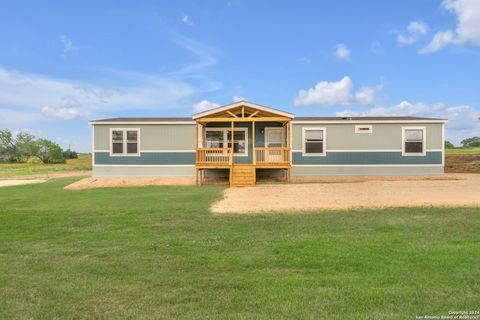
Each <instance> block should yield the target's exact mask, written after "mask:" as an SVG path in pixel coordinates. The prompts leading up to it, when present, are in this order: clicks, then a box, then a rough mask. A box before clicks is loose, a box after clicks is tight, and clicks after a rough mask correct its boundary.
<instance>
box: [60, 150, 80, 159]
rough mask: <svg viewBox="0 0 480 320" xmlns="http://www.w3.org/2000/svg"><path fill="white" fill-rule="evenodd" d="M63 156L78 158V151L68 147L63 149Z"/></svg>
mask: <svg viewBox="0 0 480 320" xmlns="http://www.w3.org/2000/svg"><path fill="white" fill-rule="evenodd" d="M63 157H64V158H65V159H78V153H77V152H76V151H72V150H70V149H68V150H65V151H63Z"/></svg>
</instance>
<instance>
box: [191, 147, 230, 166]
mask: <svg viewBox="0 0 480 320" xmlns="http://www.w3.org/2000/svg"><path fill="white" fill-rule="evenodd" d="M232 160H233V159H232V149H230V148H198V149H197V159H196V162H197V164H199V165H230V164H232Z"/></svg>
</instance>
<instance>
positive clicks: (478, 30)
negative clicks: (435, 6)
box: [442, 0, 480, 45]
mask: <svg viewBox="0 0 480 320" xmlns="http://www.w3.org/2000/svg"><path fill="white" fill-rule="evenodd" d="M442 6H443V7H444V8H445V9H446V10H447V11H449V12H451V13H453V14H456V15H457V28H456V33H457V37H458V40H459V41H460V42H471V43H472V44H475V45H480V5H479V2H478V0H444V1H443V3H442Z"/></svg>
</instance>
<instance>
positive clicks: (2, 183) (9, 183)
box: [0, 179, 47, 188]
mask: <svg viewBox="0 0 480 320" xmlns="http://www.w3.org/2000/svg"><path fill="white" fill-rule="evenodd" d="M45 181H47V180H44V179H31V180H12V179H10V180H0V188H1V187H11V186H23V185H26V184H37V183H42V182H45Z"/></svg>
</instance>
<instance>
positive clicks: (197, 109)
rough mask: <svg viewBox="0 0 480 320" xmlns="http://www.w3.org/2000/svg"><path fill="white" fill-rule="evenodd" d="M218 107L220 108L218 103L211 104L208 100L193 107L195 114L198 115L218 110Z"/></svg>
mask: <svg viewBox="0 0 480 320" xmlns="http://www.w3.org/2000/svg"><path fill="white" fill-rule="evenodd" d="M218 107H220V105H219V104H218V103H215V102H211V101H208V100H202V101H200V102H198V103H195V104H194V105H193V111H194V112H195V113H198V112H203V111H207V110H210V109H214V108H218Z"/></svg>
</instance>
